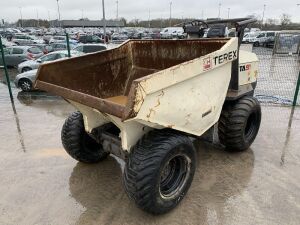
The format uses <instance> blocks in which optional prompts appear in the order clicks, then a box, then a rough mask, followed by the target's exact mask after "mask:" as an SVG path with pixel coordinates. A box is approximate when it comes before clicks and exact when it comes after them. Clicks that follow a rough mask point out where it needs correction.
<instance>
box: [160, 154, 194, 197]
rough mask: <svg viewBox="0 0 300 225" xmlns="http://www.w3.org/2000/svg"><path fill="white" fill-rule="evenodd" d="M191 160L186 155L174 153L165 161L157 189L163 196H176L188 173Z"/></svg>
mask: <svg viewBox="0 0 300 225" xmlns="http://www.w3.org/2000/svg"><path fill="white" fill-rule="evenodd" d="M190 162H191V160H190V159H189V158H188V157H187V156H186V155H183V154H182V155H176V156H174V157H173V158H171V159H170V160H169V161H168V162H166V163H165V165H164V167H163V169H162V171H161V176H160V185H159V191H160V194H161V196H162V197H163V198H175V197H177V196H178V195H179V194H180V192H181V190H182V189H183V187H184V186H185V184H186V181H187V178H188V177H189V175H190V166H191V163H190Z"/></svg>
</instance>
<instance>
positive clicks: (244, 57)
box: [239, 50, 259, 86]
mask: <svg viewBox="0 0 300 225" xmlns="http://www.w3.org/2000/svg"><path fill="white" fill-rule="evenodd" d="M258 63H259V61H258V58H257V56H256V54H254V53H252V52H248V51H243V50H240V55H239V85H240V86H241V85H245V84H250V83H253V82H255V81H256V79H257V74H258Z"/></svg>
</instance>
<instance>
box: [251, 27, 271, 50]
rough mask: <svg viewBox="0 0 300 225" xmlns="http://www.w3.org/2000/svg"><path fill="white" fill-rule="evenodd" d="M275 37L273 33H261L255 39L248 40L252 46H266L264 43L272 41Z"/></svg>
mask: <svg viewBox="0 0 300 225" xmlns="http://www.w3.org/2000/svg"><path fill="white" fill-rule="evenodd" d="M275 36H276V32H275V31H262V32H260V34H259V35H257V36H256V37H255V38H252V39H250V43H253V46H255V47H259V46H266V42H267V41H268V40H269V39H271V38H273V39H274V38H275Z"/></svg>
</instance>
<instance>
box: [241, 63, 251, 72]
mask: <svg viewBox="0 0 300 225" xmlns="http://www.w3.org/2000/svg"><path fill="white" fill-rule="evenodd" d="M250 69H251V64H246V65H243V66H240V72H243V71H247V70H250Z"/></svg>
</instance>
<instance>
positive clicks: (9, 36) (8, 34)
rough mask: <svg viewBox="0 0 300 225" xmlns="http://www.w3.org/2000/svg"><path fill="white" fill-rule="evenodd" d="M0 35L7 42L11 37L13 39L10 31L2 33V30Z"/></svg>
mask: <svg viewBox="0 0 300 225" xmlns="http://www.w3.org/2000/svg"><path fill="white" fill-rule="evenodd" d="M0 35H1V36H2V37H4V38H6V39H7V40H9V41H11V39H12V37H13V33H12V32H10V31H7V30H6V31H4V30H1V31H0Z"/></svg>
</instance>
